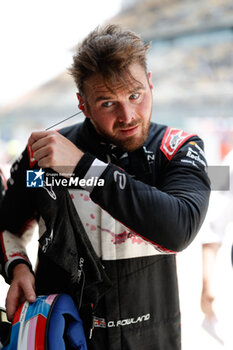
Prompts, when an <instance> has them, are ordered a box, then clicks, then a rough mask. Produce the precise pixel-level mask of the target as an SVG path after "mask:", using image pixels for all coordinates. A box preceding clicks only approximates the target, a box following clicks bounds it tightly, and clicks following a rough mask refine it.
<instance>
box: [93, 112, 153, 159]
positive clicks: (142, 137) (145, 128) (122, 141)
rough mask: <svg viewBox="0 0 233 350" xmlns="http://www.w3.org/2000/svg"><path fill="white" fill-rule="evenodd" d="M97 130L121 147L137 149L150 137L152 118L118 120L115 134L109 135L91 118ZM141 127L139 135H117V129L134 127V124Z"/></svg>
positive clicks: (127, 149)
mask: <svg viewBox="0 0 233 350" xmlns="http://www.w3.org/2000/svg"><path fill="white" fill-rule="evenodd" d="M91 121H92V123H93V125H94V127H95V129H96V131H97V132H98V134H100V135H101V136H103V137H104V138H105V139H107V140H108V141H109V142H111V143H113V144H114V145H116V146H118V147H120V148H121V149H122V150H124V151H127V152H132V151H135V150H136V149H138V148H140V147H141V146H142V145H143V144H144V143H145V141H146V139H147V137H148V132H149V127H150V118H149V119H148V120H146V121H145V120H143V119H138V120H134V121H132V122H131V123H129V124H126V123H122V122H116V123H115V125H114V127H113V130H114V133H113V135H109V134H108V133H106V132H105V131H104V130H102V129H101V128H100V127H99V126H98V125H97V124H96V123H95V122H93V120H92V119H91ZM137 125H138V127H140V128H141V132H140V134H139V135H138V134H137V133H136V135H132V136H128V137H119V136H117V135H116V134H117V131H118V130H120V129H127V128H133V127H134V126H137Z"/></svg>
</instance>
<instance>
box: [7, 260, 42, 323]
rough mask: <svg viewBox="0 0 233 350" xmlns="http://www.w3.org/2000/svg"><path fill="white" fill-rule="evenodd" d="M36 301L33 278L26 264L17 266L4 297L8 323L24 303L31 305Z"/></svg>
mask: <svg viewBox="0 0 233 350" xmlns="http://www.w3.org/2000/svg"><path fill="white" fill-rule="evenodd" d="M35 299H36V293H35V277H34V275H33V274H32V273H31V271H30V269H29V267H28V266H27V265H26V264H18V265H16V266H15V268H14V270H13V280H12V282H11V285H10V288H9V290H8V293H7V297H6V312H7V318H8V320H9V321H12V320H13V317H14V314H15V312H16V310H17V308H18V307H19V305H20V304H22V303H23V302H24V301H26V300H27V301H28V302H29V303H33V302H34V301H35Z"/></svg>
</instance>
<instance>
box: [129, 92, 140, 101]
mask: <svg viewBox="0 0 233 350" xmlns="http://www.w3.org/2000/svg"><path fill="white" fill-rule="evenodd" d="M139 96H140V94H138V93H137V94H132V95H130V97H129V98H130V100H137V99H138V98H139Z"/></svg>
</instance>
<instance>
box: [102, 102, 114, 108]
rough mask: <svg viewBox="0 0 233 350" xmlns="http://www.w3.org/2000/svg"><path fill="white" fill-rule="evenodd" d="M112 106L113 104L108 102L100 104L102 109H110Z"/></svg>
mask: <svg viewBox="0 0 233 350" xmlns="http://www.w3.org/2000/svg"><path fill="white" fill-rule="evenodd" d="M112 105H113V102H110V101H106V102H104V103H102V106H103V107H111V106H112Z"/></svg>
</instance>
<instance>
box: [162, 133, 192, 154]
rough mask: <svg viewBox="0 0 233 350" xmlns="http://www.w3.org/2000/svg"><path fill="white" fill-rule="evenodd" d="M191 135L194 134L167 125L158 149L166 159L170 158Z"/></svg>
mask: <svg viewBox="0 0 233 350" xmlns="http://www.w3.org/2000/svg"><path fill="white" fill-rule="evenodd" d="M192 136H194V134H188V133H186V132H185V131H183V130H180V129H176V128H170V127H169V128H167V130H166V132H165V134H164V137H163V139H162V143H161V146H160V149H161V151H162V152H163V153H164V154H165V156H166V157H167V159H168V160H171V159H172V157H173V156H174V155H175V154H176V152H177V151H178V149H179V148H180V147H181V146H182V145H183V144H184V143H185V142H186V141H187V140H188V139H189V138H190V137H192Z"/></svg>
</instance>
